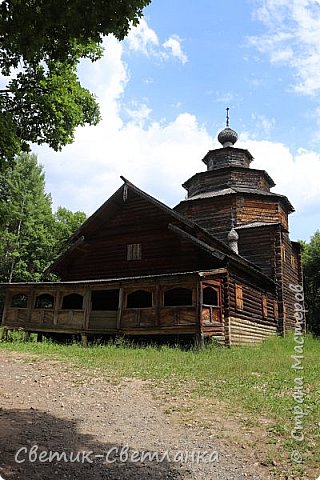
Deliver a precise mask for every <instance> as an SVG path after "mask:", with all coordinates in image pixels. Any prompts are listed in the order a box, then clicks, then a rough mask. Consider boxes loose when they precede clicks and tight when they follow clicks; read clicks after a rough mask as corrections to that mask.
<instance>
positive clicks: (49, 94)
mask: <svg viewBox="0 0 320 480" xmlns="http://www.w3.org/2000/svg"><path fill="white" fill-rule="evenodd" d="M149 3H150V0H88V1H86V2H83V1H82V0H64V1H61V0H4V1H3V2H2V3H1V5H0V39H1V50H0V71H1V73H2V75H3V76H5V77H8V82H7V85H6V87H5V89H3V90H1V92H0V93H1V95H0V128H1V137H2V138H1V140H0V159H1V163H2V164H5V163H6V162H10V161H11V160H12V159H13V157H14V155H15V154H17V153H19V152H20V151H26V150H28V149H29V147H28V143H29V142H34V143H38V144H42V143H48V144H49V145H50V146H51V147H52V148H53V149H55V150H60V149H61V148H62V147H63V146H64V145H66V144H68V143H72V141H73V138H74V132H75V129H76V127H77V126H79V125H85V124H90V125H95V124H96V123H97V122H98V121H99V119H100V113H99V106H98V104H97V101H96V98H95V96H94V94H92V93H91V92H89V91H88V90H87V89H86V88H84V87H82V86H81V84H80V82H79V79H78V76H77V65H78V62H79V60H80V59H81V58H89V59H91V60H92V61H95V60H97V59H99V58H100V57H101V56H102V53H103V52H102V47H101V44H102V41H103V37H104V36H105V35H108V34H113V35H114V36H115V37H116V38H117V39H119V40H122V39H123V38H124V37H125V36H126V35H127V33H128V31H129V29H130V27H131V26H132V25H136V24H138V23H139V19H140V17H141V16H142V11H143V8H144V7H145V6H146V5H148V4H149ZM17 72H18V73H17Z"/></svg>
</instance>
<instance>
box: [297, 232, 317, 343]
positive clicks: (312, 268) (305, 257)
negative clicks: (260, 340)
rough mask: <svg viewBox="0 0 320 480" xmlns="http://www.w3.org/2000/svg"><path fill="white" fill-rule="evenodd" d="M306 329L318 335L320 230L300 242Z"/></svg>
mask: <svg viewBox="0 0 320 480" xmlns="http://www.w3.org/2000/svg"><path fill="white" fill-rule="evenodd" d="M301 245H302V263H303V270H304V288H305V296H306V308H307V310H308V312H307V325H308V329H309V330H310V331H312V332H313V333H315V334H316V335H320V231H319V230H317V231H316V232H315V234H314V235H313V236H312V237H311V240H310V243H306V242H301Z"/></svg>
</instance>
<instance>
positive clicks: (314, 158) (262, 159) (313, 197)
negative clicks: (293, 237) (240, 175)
mask: <svg viewBox="0 0 320 480" xmlns="http://www.w3.org/2000/svg"><path fill="white" fill-rule="evenodd" d="M239 146H240V147H241V148H246V149H247V150H249V151H250V152H251V154H252V155H253V156H254V158H255V160H254V161H253V162H252V164H251V167H252V168H258V169H262V170H266V171H267V172H268V173H269V175H270V176H271V177H272V178H273V180H274V181H275V183H276V187H274V189H273V190H272V191H275V192H277V193H280V194H282V195H286V196H287V197H288V198H289V200H290V201H291V203H292V204H293V206H294V207H295V209H296V210H297V211H298V212H299V213H300V214H303V213H307V212H308V210H309V209H312V208H313V207H315V206H316V205H319V197H320V195H319V194H320V186H319V178H320V154H319V153H317V152H314V151H310V150H305V149H302V148H301V149H299V150H298V152H297V153H296V154H295V155H294V154H293V153H292V152H291V151H290V149H289V147H287V146H286V145H284V144H282V143H275V142H270V141H257V140H251V139H249V138H248V135H246V134H242V135H241V136H240V140H239ZM315 229H316V226H315Z"/></svg>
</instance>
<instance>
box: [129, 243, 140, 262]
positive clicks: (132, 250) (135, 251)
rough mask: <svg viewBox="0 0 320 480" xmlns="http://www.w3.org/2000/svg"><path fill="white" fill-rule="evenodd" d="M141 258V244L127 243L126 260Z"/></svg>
mask: <svg viewBox="0 0 320 480" xmlns="http://www.w3.org/2000/svg"><path fill="white" fill-rule="evenodd" d="M141 259H142V244H141V243H129V244H128V245H127V260H128V261H131V260H141Z"/></svg>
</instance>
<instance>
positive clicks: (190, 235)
mask: <svg viewBox="0 0 320 480" xmlns="http://www.w3.org/2000/svg"><path fill="white" fill-rule="evenodd" d="M121 179H122V180H123V182H124V184H123V185H122V186H121V187H120V188H119V189H118V190H117V191H116V192H115V193H114V194H113V195H112V196H111V197H110V198H109V199H108V200H107V201H106V202H104V203H103V205H101V207H99V208H98V209H97V210H96V211H95V212H94V213H93V214H92V215H91V217H89V218H88V219H87V220H86V221H85V222H84V223H83V224H82V225H81V227H80V228H79V229H78V230H77V231H76V232H75V233H74V234H73V235H72V236H71V237H70V238H69V239H68V241H67V242H66V244H65V245H66V246H67V245H69V247H68V248H67V250H66V251H65V252H64V253H63V254H62V255H60V256H59V257H58V258H57V259H56V260H55V262H54V263H53V264H52V265H51V266H50V267H49V268H48V269H47V271H46V272H52V271H54V269H55V267H57V266H58V265H59V264H60V263H61V262H62V261H63V260H64V259H65V258H66V257H68V256H69V255H70V254H71V253H72V251H74V250H75V249H78V248H80V249H81V248H83V246H85V243H86V235H87V234H88V233H90V232H91V233H92V232H93V231H95V230H96V229H98V228H99V225H102V224H105V222H106V220H107V218H108V217H111V216H112V215H113V214H114V213H115V211H116V210H117V209H118V208H120V207H121V205H122V204H123V203H124V202H126V201H127V196H128V190H131V191H133V192H135V193H136V194H137V195H138V196H140V197H142V198H144V199H145V200H146V201H148V202H150V203H152V204H153V205H154V206H156V207H157V208H159V209H161V210H162V211H163V212H165V213H166V214H168V216H170V217H171V218H172V222H170V223H169V224H168V228H169V229H170V230H171V231H173V232H174V233H175V234H177V235H178V236H180V237H183V238H185V239H187V240H188V241H190V242H192V243H193V244H195V245H196V246H197V247H198V248H200V249H201V250H203V251H205V252H207V253H209V254H210V255H212V256H213V257H215V258H216V259H219V260H220V261H230V262H232V263H233V264H235V265H237V266H238V267H241V268H242V269H246V270H247V271H250V272H251V273H252V274H255V275H258V276H262V277H264V279H265V280H268V281H269V282H272V280H271V279H270V278H269V277H267V276H265V275H264V274H263V273H262V272H261V271H260V269H259V267H257V266H256V265H254V264H253V263H251V262H250V261H248V260H246V259H245V258H243V257H241V256H240V255H237V254H236V253H235V252H234V251H233V250H231V248H230V247H229V246H228V245H226V244H225V243H223V242H222V241H220V240H219V239H217V238H216V237H215V236H213V235H212V234H210V233H209V232H208V231H207V230H205V229H204V228H203V227H201V226H200V225H198V224H197V223H195V222H193V221H192V220H190V219H188V218H186V217H185V216H183V215H181V214H180V213H178V212H176V211H175V210H173V209H172V208H170V207H168V206H167V205H165V204H164V203H162V202H160V201H159V200H157V199H155V198H154V197H152V196H151V195H149V194H147V193H146V192H144V191H143V190H140V189H139V188H138V187H136V186H135V185H134V184H133V183H131V182H129V180H127V179H126V178H124V177H121ZM84 280H85V279H84Z"/></svg>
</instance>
